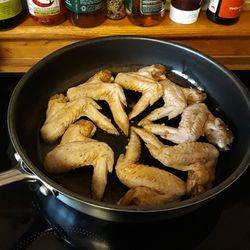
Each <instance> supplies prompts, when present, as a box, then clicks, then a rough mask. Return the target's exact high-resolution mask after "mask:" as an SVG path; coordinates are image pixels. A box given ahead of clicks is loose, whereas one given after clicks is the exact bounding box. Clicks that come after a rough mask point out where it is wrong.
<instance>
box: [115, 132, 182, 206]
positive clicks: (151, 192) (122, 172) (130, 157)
mask: <svg viewBox="0 0 250 250" xmlns="http://www.w3.org/2000/svg"><path fill="white" fill-rule="evenodd" d="M140 154H141V143H140V139H139V137H138V135H137V134H136V133H135V132H134V131H133V130H132V131H131V137H130V141H129V144H128V146H127V148H126V154H125V155H123V154H122V155H120V157H119V159H118V161H117V164H116V167H115V169H116V174H117V176H118V178H119V180H120V181H121V182H122V183H123V184H124V185H126V186H127V187H129V188H130V190H129V191H128V192H127V193H126V194H125V195H124V196H123V197H122V198H121V199H120V201H119V204H120V205H139V206H147V205H160V204H164V203H167V202H169V201H173V200H176V199H178V198H180V197H181V196H183V195H184V194H185V192H186V184H185V182H184V181H182V180H181V179H180V178H178V177H177V176H175V175H173V174H171V173H169V172H167V171H165V170H162V169H159V168H156V167H152V166H147V165H143V164H140V163H139V162H138V161H139V158H140Z"/></svg>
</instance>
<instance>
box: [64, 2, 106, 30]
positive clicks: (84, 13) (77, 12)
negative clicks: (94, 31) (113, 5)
mask: <svg viewBox="0 0 250 250" xmlns="http://www.w3.org/2000/svg"><path fill="white" fill-rule="evenodd" d="M65 3H66V8H67V10H68V14H67V15H68V19H69V20H70V22H71V23H72V24H74V25H75V26H78V27H84V28H89V27H95V26H98V25H100V24H101V23H103V22H104V21H105V19H106V17H105V10H104V1H103V0H92V1H90V0H89V1H86V0H81V1H80V0H66V2H65Z"/></svg>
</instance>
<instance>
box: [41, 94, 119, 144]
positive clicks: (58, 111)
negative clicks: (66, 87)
mask: <svg viewBox="0 0 250 250" xmlns="http://www.w3.org/2000/svg"><path fill="white" fill-rule="evenodd" d="M98 109H101V107H100V106H99V105H98V104H97V103H96V102H95V101H94V100H93V99H91V98H88V97H82V98H77V99H75V100H73V101H68V99H67V97H65V96H64V95H63V94H59V95H54V96H53V97H51V99H50V100H49V102H48V108H47V112H46V120H45V122H44V124H43V126H42V128H41V137H42V139H43V140H44V141H45V142H47V143H53V142H55V141H56V140H57V139H59V138H60V137H61V136H62V135H63V134H64V132H65V131H66V129H67V128H68V127H69V125H70V124H72V123H74V122H75V121H76V120H78V119H79V118H80V117H83V116H85V117H88V118H89V119H90V120H92V121H93V122H94V123H95V124H96V125H97V126H98V127H100V128H101V129H103V130H104V131H106V132H107V133H111V134H119V132H118V131H117V130H116V128H115V127H114V126H113V124H112V123H111V121H110V119H108V118H107V117H106V116H104V115H103V114H102V113H100V112H99V111H98Z"/></svg>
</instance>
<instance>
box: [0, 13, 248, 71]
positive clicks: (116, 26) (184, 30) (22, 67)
mask: <svg viewBox="0 0 250 250" xmlns="http://www.w3.org/2000/svg"><path fill="white" fill-rule="evenodd" d="M115 35H137V36H146V37H154V38H160V39H169V40H174V41H177V42H179V43H182V44H186V45H189V46H191V47H193V48H196V49H198V50H200V51H202V52H203V53H205V54H208V55H210V56H212V57H214V58H215V59H217V60H218V61H220V62H221V63H223V64H224V65H225V66H227V67H228V68H230V69H237V70H245V69H247V70H249V69H250V46H249V45H250V11H243V12H242V13H241V17H240V20H239V21H238V22H237V23H236V24H234V25H230V26H224V25H218V24H215V23H213V22H211V21H209V20H208V19H207V17H206V14H205V13H204V12H202V13H201V14H200V16H199V19H198V21H197V22H196V23H194V24H190V25H181V24H176V23H174V22H172V21H171V20H170V19H169V18H168V14H167V17H166V19H165V20H164V21H163V22H162V23H161V24H160V25H157V26H154V27H138V26H135V25H132V24H131V23H130V22H129V21H128V20H127V18H124V19H123V20H118V21H114V20H106V21H105V22H104V23H103V24H102V25H100V26H98V27H95V28H79V27H75V26H73V25H72V24H70V23H69V21H66V22H64V23H63V24H61V25H58V26H54V27H44V26H39V25H37V24H36V23H35V22H34V21H33V20H32V19H31V18H27V19H26V20H25V21H24V22H23V23H22V24H21V25H19V26H17V27H16V28H14V29H11V30H8V31H1V32H0V72H25V71H27V70H28V69H29V68H30V67H31V66H32V65H33V64H35V63H36V62H37V61H39V60H40V59H41V58H43V57H45V56H46V55H48V54H50V53H51V52H53V51H55V50H57V49H59V48H61V47H63V46H65V45H68V44H71V43H74V42H77V41H79V40H84V39H91V38H96V37H103V36H115Z"/></svg>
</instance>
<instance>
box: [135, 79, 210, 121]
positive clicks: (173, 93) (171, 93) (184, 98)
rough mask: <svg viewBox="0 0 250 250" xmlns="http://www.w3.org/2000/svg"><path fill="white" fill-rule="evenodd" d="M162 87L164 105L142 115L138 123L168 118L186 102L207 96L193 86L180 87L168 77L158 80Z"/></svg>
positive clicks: (180, 111) (182, 108) (184, 105)
mask: <svg viewBox="0 0 250 250" xmlns="http://www.w3.org/2000/svg"><path fill="white" fill-rule="evenodd" d="M160 84H161V85H162V88H163V91H164V92H163V100H164V105H163V106H162V107H160V108H157V109H155V110H153V111H152V112H151V113H150V114H149V115H147V116H146V117H144V118H143V119H142V120H141V121H140V122H139V123H138V125H144V124H146V123H149V122H150V121H155V120H158V119H161V118H163V117H168V119H169V120H170V119H172V118H175V117H176V116H178V115H180V114H181V113H182V112H183V110H184V109H185V108H186V107H187V105H188V104H193V103H200V102H202V101H204V100H205V99H206V97H207V95H206V93H204V92H201V91H200V90H198V89H195V88H184V87H181V86H179V85H177V84H175V83H173V82H172V81H170V80H169V79H165V80H163V81H160Z"/></svg>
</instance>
